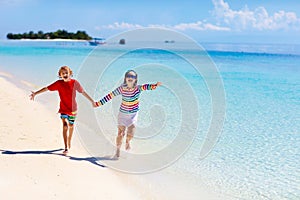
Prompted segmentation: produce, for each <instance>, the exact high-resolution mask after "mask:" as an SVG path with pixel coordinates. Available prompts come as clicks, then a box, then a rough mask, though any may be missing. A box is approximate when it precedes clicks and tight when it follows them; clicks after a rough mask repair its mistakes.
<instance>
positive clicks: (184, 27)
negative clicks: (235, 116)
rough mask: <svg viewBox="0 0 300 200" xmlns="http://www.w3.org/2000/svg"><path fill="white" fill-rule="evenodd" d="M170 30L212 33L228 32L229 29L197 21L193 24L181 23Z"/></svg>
mask: <svg viewBox="0 0 300 200" xmlns="http://www.w3.org/2000/svg"><path fill="white" fill-rule="evenodd" d="M172 28H174V29H176V30H181V31H184V30H188V29H190V30H200V31H204V30H212V31H229V30H230V28H228V27H222V26H217V25H213V24H211V23H203V22H202V21H197V22H194V23H181V24H177V25H175V26H173V27H172Z"/></svg>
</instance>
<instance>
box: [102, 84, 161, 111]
mask: <svg viewBox="0 0 300 200" xmlns="http://www.w3.org/2000/svg"><path fill="white" fill-rule="evenodd" d="M156 87H157V85H156V84H143V85H137V86H136V87H135V88H134V89H133V90H126V89H125V88H124V87H123V86H122V85H121V86H119V87H118V88H116V89H115V90H113V91H112V92H110V93H109V94H107V95H106V96H105V97H103V98H102V99H101V100H100V101H98V102H97V104H98V105H99V106H100V105H104V104H105V103H106V102H108V101H110V100H111V99H112V98H114V97H115V96H118V95H122V103H121V106H120V112H122V113H135V112H138V111H139V97H140V94H141V92H142V91H145V90H155V89H156Z"/></svg>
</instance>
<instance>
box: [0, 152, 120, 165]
mask: <svg viewBox="0 0 300 200" xmlns="http://www.w3.org/2000/svg"><path fill="white" fill-rule="evenodd" d="M62 150H63V149H54V150H44V151H41V150H28V151H11V150H2V149H0V152H1V153H2V154H7V155H16V154H28V155H41V154H42V155H43V154H47V155H57V156H64V157H67V158H69V159H70V160H76V161H87V162H90V163H92V164H94V165H97V166H99V167H106V166H104V165H103V164H100V163H99V161H101V160H116V159H115V158H114V157H112V156H103V157H85V158H80V157H74V156H68V155H65V154H63V153H59V151H62Z"/></svg>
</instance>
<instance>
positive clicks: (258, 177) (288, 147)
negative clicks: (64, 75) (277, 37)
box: [0, 40, 300, 200]
mask: <svg viewBox="0 0 300 200" xmlns="http://www.w3.org/2000/svg"><path fill="white" fill-rule="evenodd" d="M175 43H176V41H175ZM168 45H172V44H168ZM200 45H201V46H202V47H203V48H204V49H205V50H206V51H207V53H208V55H209V56H210V58H211V60H212V61H213V62H214V64H215V66H216V67H217V69H218V71H219V73H220V76H221V77H222V81H223V84H224V91H225V95H226V102H225V103H226V116H225V122H224V126H223V131H222V134H221V136H220V137H219V139H218V142H217V144H216V146H215V147H214V148H213V150H212V151H211V152H210V154H209V155H208V156H207V157H206V158H204V159H200V156H199V155H200V148H199V147H200V146H201V145H202V143H203V140H204V139H205V133H206V130H207V129H208V125H209V122H210V118H211V107H212V105H211V102H210V99H211V97H210V93H209V90H208V89H207V87H206V84H205V81H204V80H203V77H201V76H199V75H198V74H196V73H195V71H193V70H191V69H189V68H188V67H186V65H185V64H184V62H183V61H182V60H180V59H179V58H177V57H176V55H173V54H170V53H169V52H164V51H156V50H151V49H139V50H136V51H134V52H130V53H129V54H127V55H124V56H123V57H122V58H121V59H119V60H117V61H116V62H114V63H112V64H111V67H110V69H109V70H107V71H106V74H105V76H104V79H102V80H101V82H100V83H99V84H98V87H97V88H96V90H94V91H95V94H91V95H92V96H93V97H94V98H96V99H98V98H101V97H102V96H103V95H105V94H106V93H108V92H109V91H111V90H113V89H114V86H116V85H117V84H119V82H120V80H121V79H122V76H123V74H124V73H125V71H126V69H128V68H131V67H133V68H135V67H136V70H137V72H138V73H139V77H141V78H140V80H139V82H140V83H146V82H154V81H160V80H156V79H157V78H158V77H162V76H164V75H167V72H166V71H163V70H162V71H161V73H162V74H161V75H160V76H159V75H156V74H155V73H147V69H148V68H147V66H144V68H141V67H140V68H139V66H142V65H143V63H159V65H161V66H164V65H168V66H171V68H172V69H174V70H175V71H176V72H178V73H179V74H180V75H182V77H184V79H185V80H186V81H187V82H188V83H189V84H190V85H191V87H192V88H193V89H194V92H195V96H196V98H197V99H198V104H199V112H200V113H201V117H200V121H201V123H199V132H198V133H197V135H196V138H195V140H194V141H193V143H192V145H191V147H190V148H189V149H188V150H187V152H186V153H185V154H184V155H183V156H182V157H181V158H180V159H179V160H178V161H177V162H175V163H174V164H172V165H171V166H169V167H168V168H166V169H165V170H169V171H170V173H171V174H177V176H178V177H181V178H182V177H186V181H187V182H190V183H191V184H193V185H194V186H197V184H199V185H205V186H206V187H208V188H214V189H213V190H215V191H216V192H218V193H220V194H221V195H225V196H226V197H227V198H229V199H230V198H232V199H272V200H276V199H278V200H281V199H289V200H290V199H295V200H296V199H298V198H299V197H300V192H299V187H300V182H299V180H300V173H299V166H300V161H299V160H300V159H299V158H300V151H299V146H300V132H299V131H300V79H299V77H300V44H249V43H248V44H247V43H243V44H239V43H200ZM109 46H110V44H107V45H103V49H102V47H101V46H99V47H97V49H96V50H97V51H99V55H101V56H105V55H107V54H111V53H112V52H114V51H117V50H118V48H126V45H125V47H123V46H120V45H118V44H111V48H108V49H107V47H109ZM93 50H95V47H92V46H89V45H88V43H87V42H86V41H80V42H79V41H32V40H30V41H24V40H16V41H8V40H2V41H0V60H1V62H0V71H2V72H7V73H10V74H12V75H13V76H14V79H17V80H23V81H26V82H29V83H30V84H33V85H35V87H37V88H38V87H43V86H46V85H48V84H50V83H51V82H53V81H55V80H57V79H58V77H57V71H58V69H59V67H60V66H62V65H68V66H70V67H71V68H72V69H73V71H74V74H75V78H77V77H76V75H77V74H78V73H79V72H80V69H81V67H82V66H83V65H84V63H85V62H86V59H87V58H88V56H89V55H90V54H91V52H93ZM183 51H184V52H185V53H187V54H189V53H191V52H190V51H189V50H188V49H184V50H183ZM93 67H97V66H91V69H93ZM148 67H149V66H148ZM149 69H150V68H149ZM148 71H149V70H148ZM92 75H93V71H92V70H91V72H90V74H87V76H92ZM99 76H100V75H99ZM168 78H172V77H168ZM89 84H90V83H88V82H82V85H83V86H85V85H89ZM174 84H177V85H175V86H174V87H181V83H180V82H178V83H174ZM50 95H52V94H50V93H49V94H43V96H50ZM41 99H43V98H41ZM157 99H159V100H157ZM42 102H43V103H44V104H46V105H47V104H50V103H51V105H52V106H50V107H51V108H53V105H54V106H57V104H58V102H56V99H55V98H53V100H51V101H49V102H47V101H46V100H42ZM153 102H154V103H156V104H159V105H161V106H162V107H163V108H164V109H165V113H166V115H167V116H169V118H168V120H167V122H166V124H167V126H166V127H164V132H166V133H170V134H162V135H159V136H157V137H154V138H152V139H151V141H152V142H151V144H147V143H146V142H145V141H139V140H137V139H136V140H135V141H133V147H134V148H136V151H141V152H144V153H145V152H151V151H154V150H155V149H154V148H155V145H153V144H157V147H158V148H163V147H164V146H165V145H168V144H169V141H170V140H172V139H174V137H175V136H176V135H172V133H174V132H175V131H176V130H178V120H179V117H178V109H179V108H178V107H177V105H178V104H177V103H176V99H175V98H174V95H173V94H171V93H168V90H167V89H166V88H161V89H158V90H156V91H153V92H152V93H151V94H150V93H146V94H142V97H141V106H142V109H141V111H140V113H139V126H140V127H144V126H147V125H149V124H148V120H149V117H151V116H150V114H149V112H148V110H147V109H146V108H150V107H151V106H152V105H153ZM117 104H118V101H117V103H113V104H112V105H111V106H113V107H114V109H117V106H118V105H117ZM143 108H145V109H143ZM53 112H57V110H53ZM96 114H97V115H103V116H108V115H109V114H110V113H109V111H108V107H107V108H104V110H101V111H100V110H97V111H96ZM98 120H99V119H98ZM106 129H107V130H109V131H108V132H107V133H106V134H108V135H109V136H108V137H110V138H111V139H112V140H113V138H114V136H115V135H114V134H116V133H115V132H116V131H115V130H114V129H115V127H106ZM142 147H143V148H144V149H143V148H142ZM174 176H175V175H174ZM149 179H150V180H149V181H150V182H152V183H153V184H154V183H155V180H151V178H149ZM166 179H167V178H166ZM171 184H174V183H171ZM162 188H163V187H162ZM157 190H159V189H156V191H157ZM161 190H163V189H161ZM159 192H163V191H159Z"/></svg>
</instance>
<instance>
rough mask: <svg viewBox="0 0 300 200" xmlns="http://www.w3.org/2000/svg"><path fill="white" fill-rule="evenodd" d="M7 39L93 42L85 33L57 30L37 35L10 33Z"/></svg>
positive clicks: (33, 33) (39, 32)
mask: <svg viewBox="0 0 300 200" xmlns="http://www.w3.org/2000/svg"><path fill="white" fill-rule="evenodd" d="M6 37H7V39H10V40H20V39H45V40H47V39H70V40H91V39H93V38H92V37H91V36H89V35H88V34H87V33H86V32H85V31H77V32H76V33H72V32H68V31H66V30H57V31H55V32H47V33H44V32H43V31H38V32H37V33H35V32H33V31H29V32H28V33H27V32H25V33H17V34H14V33H8V34H7V35H6Z"/></svg>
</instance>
